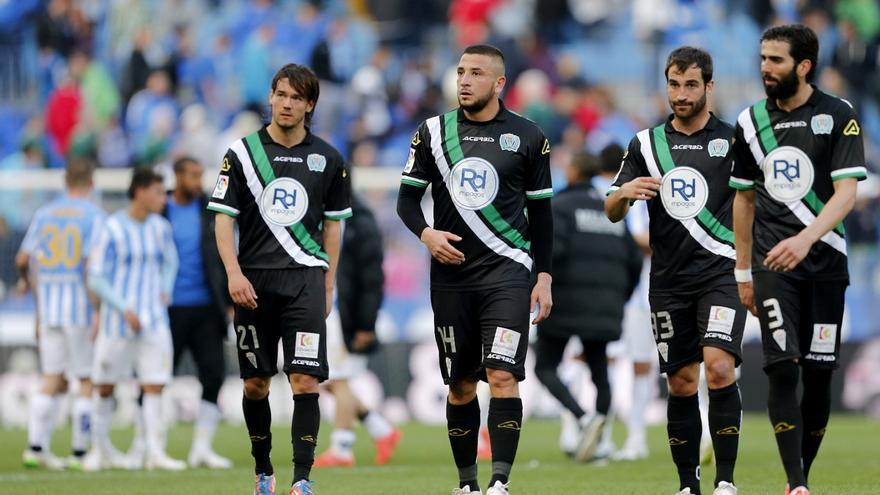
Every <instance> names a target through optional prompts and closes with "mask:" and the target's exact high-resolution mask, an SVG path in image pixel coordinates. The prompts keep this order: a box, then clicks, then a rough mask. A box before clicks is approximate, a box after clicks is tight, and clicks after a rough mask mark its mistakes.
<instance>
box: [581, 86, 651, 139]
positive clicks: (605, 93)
mask: <svg viewBox="0 0 880 495" xmlns="http://www.w3.org/2000/svg"><path fill="white" fill-rule="evenodd" d="M590 94H591V97H592V99H593V101H594V102H595V103H596V104H597V106H598V108H599V112H600V114H601V115H602V117H601V118H600V119H599V122H598V124H597V125H596V127H595V128H594V129H593V130H592V131H591V132H590V133H589V135H588V136H587V146H586V148H587V151H589V152H591V153H596V154H598V153H599V152H600V151H602V148H604V147H606V146H608V145H609V144H612V143H617V144H620V145H623V144H626V143H627V142H628V141H627V140H628V139H629V138H630V137H631V136H633V135H635V133H636V132H638V130H639V129H638V127H637V126H636V123H635V122H634V121H633V119H632V118H631V117H630V116H629V115H627V114H626V113H624V112H623V111H622V110H620V109H618V108H617V103H616V101H615V98H614V92H613V91H612V90H611V88H610V87H608V86H595V87H593V88H592V90H591V91H590Z"/></svg>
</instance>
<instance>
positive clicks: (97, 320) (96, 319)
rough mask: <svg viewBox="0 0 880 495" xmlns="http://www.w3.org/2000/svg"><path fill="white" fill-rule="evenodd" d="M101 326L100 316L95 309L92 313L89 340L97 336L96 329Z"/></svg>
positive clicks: (93, 339)
mask: <svg viewBox="0 0 880 495" xmlns="http://www.w3.org/2000/svg"><path fill="white" fill-rule="evenodd" d="M100 328H101V316H100V315H99V314H98V312H97V311H94V312H93V313H92V335H91V336H90V338H91V340H92V341H93V342H94V341H95V339H97V338H98V330H99V329H100Z"/></svg>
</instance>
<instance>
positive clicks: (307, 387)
mask: <svg viewBox="0 0 880 495" xmlns="http://www.w3.org/2000/svg"><path fill="white" fill-rule="evenodd" d="M319 383H320V382H319V381H318V379H317V378H315V377H314V376H312V375H305V374H302V373H292V374H291V375H290V386H291V388H292V389H293V393H294V394H317V393H318V390H319V389H318V385H319Z"/></svg>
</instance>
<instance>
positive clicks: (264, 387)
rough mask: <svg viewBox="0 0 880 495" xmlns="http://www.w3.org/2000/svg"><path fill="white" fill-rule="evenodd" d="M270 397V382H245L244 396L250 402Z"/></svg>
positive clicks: (254, 380)
mask: <svg viewBox="0 0 880 495" xmlns="http://www.w3.org/2000/svg"><path fill="white" fill-rule="evenodd" d="M267 395H269V380H266V379H264V378H248V379H247V380H245V381H244V396H245V397H246V398H248V400H260V399H263V398H265V397H266V396H267Z"/></svg>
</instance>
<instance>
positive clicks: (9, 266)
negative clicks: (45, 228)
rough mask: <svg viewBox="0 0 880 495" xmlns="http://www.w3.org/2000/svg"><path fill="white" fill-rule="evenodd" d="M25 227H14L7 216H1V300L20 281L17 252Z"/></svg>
mask: <svg viewBox="0 0 880 495" xmlns="http://www.w3.org/2000/svg"><path fill="white" fill-rule="evenodd" d="M24 232H25V229H12V228H10V226H9V223H8V222H7V221H6V218H4V217H2V216H0V300H2V299H5V298H6V296H7V295H8V294H9V291H10V289H11V288H12V287H15V283H16V282H17V281H18V273H17V270H16V268H15V262H14V260H15V253H16V252H18V247H19V246H20V245H21V241H22V239H24Z"/></svg>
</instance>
